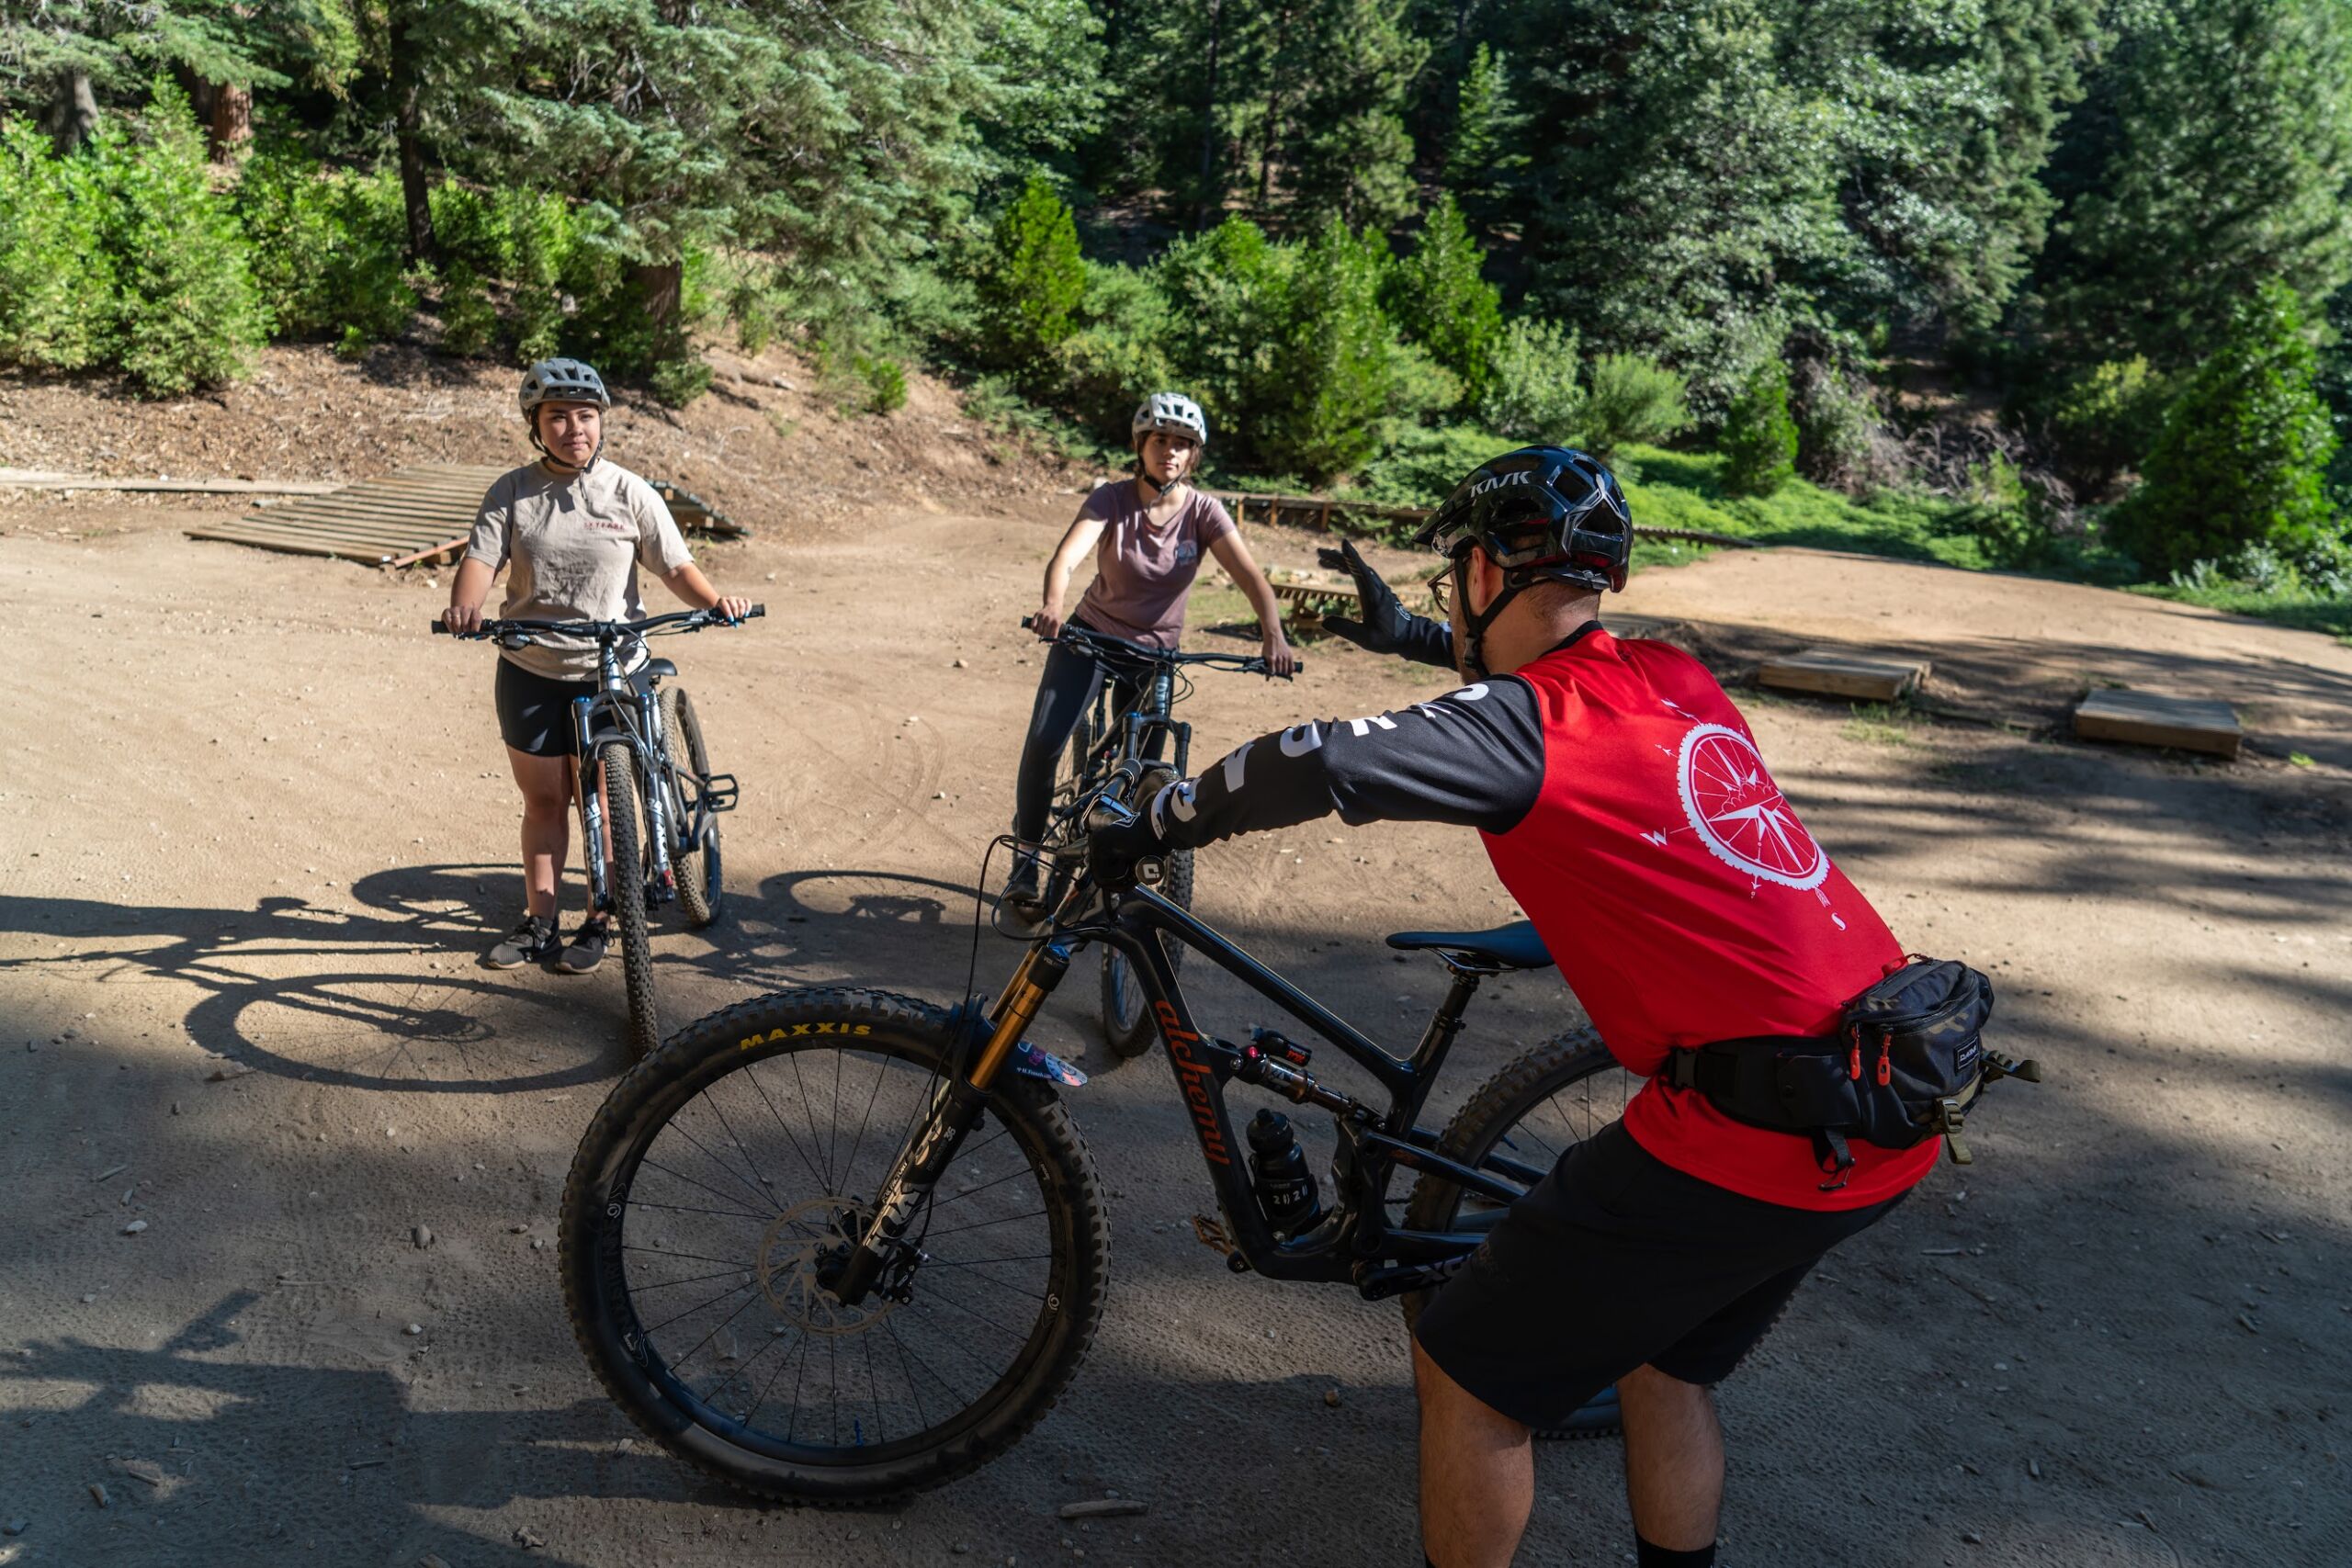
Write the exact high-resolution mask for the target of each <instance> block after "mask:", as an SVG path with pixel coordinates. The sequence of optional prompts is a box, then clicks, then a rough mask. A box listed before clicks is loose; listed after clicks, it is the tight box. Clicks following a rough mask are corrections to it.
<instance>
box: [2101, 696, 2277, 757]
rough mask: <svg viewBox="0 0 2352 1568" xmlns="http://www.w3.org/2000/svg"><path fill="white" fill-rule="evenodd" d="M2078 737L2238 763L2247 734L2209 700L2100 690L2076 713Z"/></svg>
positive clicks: (2230, 712)
mask: <svg viewBox="0 0 2352 1568" xmlns="http://www.w3.org/2000/svg"><path fill="white" fill-rule="evenodd" d="M2075 735H2076V736H2077V737H2079V738H2080V739H2085V740H2120V741H2122V742H2124V743H2126V744H2127V745H2132V746H2169V747H2172V748H2175V749H2176V750H2182V751H2210V752H2211V753H2212V754H2213V755H2214V756H2216V757H2230V758H2234V757H2236V755H2237V754H2238V746H2239V744H2240V742H2241V741H2242V740H2243V739H2245V732H2244V731H2243V730H2241V729H2240V728H2238V716H2237V713H2236V711H2235V710H2234V709H2233V708H2232V707H2231V706H2230V705H2229V704H2227V703H2224V702H2217V701H2214V700H2212V699H2210V698H2205V697H2173V696H2166V695H2165V694H2163V693H2160V692H2133V691H2125V690H2102V691H2097V692H2093V693H2092V694H2090V695H2088V696H2086V697H2085V698H2084V699H2083V700H2082V701H2081V702H2080V703H2079V704H2077V705H2075Z"/></svg>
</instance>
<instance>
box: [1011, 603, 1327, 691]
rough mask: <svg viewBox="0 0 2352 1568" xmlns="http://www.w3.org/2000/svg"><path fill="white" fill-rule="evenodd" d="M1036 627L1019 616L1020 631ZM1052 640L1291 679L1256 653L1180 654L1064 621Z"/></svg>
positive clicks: (1300, 664) (1300, 663)
mask: <svg viewBox="0 0 2352 1568" xmlns="http://www.w3.org/2000/svg"><path fill="white" fill-rule="evenodd" d="M1036 626H1037V617H1036V616H1035V615H1023V616H1022V617H1021V627H1022V629H1023V631H1035V630H1036ZM1040 640H1045V639H1042V638H1041V639H1040ZM1052 640H1054V641H1057V642H1059V641H1063V640H1068V641H1070V642H1078V643H1090V644H1091V645H1093V646H1094V647H1095V648H1096V649H1099V650H1101V651H1103V652H1106V653H1113V654H1116V655H1118V656H1120V657H1122V658H1125V659H1138V660H1145V661H1146V662H1148V663H1153V664H1198V665H1203V666H1205V667H1207V668H1209V669H1213V670H1231V671H1236V672H1238V673H1240V674H1244V675H1264V676H1266V677H1268V678H1269V679H1274V680H1283V681H1287V680H1289V679H1290V676H1289V675H1282V676H1276V675H1274V673H1273V671H1270V670H1268V669H1267V668H1266V661H1265V660H1264V659H1263V658H1262V657H1261V656H1260V655H1257V654H1239V653H1180V652H1178V651H1177V650H1176V649H1172V648H1153V647H1152V646H1150V645H1149V644H1148V643H1141V642H1129V641H1128V640H1127V639H1126V638H1125V637H1113V636H1111V635H1110V634H1109V633H1108V632H1098V631H1092V630H1090V629H1089V628H1087V627H1085V626H1071V625H1070V624H1069V622H1067V621H1065V622H1064V623H1063V624H1062V629H1061V636H1060V637H1056V638H1053V639H1052ZM1304 669H1306V660H1303V659H1301V660H1295V662H1294V663H1293V664H1292V665H1291V673H1292V674H1296V673H1297V672H1298V671H1302V670H1304Z"/></svg>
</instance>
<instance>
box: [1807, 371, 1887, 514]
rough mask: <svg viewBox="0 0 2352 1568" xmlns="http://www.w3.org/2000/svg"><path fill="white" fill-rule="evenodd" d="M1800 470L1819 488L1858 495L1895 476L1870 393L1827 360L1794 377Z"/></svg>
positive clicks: (1857, 379) (1875, 404) (1876, 407)
mask: <svg viewBox="0 0 2352 1568" xmlns="http://www.w3.org/2000/svg"><path fill="white" fill-rule="evenodd" d="M1793 390H1794V392H1795V403H1796V419H1797V470H1798V472H1800V473H1802V474H1804V477H1805V478H1807V479H1811V480H1813V481H1814V482H1815V483H1816V484H1824V485H1830V486H1834V487H1836V488H1838V489H1840V490H1845V491H1852V492H1854V493H1857V494H1863V493H1869V492H1871V491H1875V490H1877V489H1878V488H1879V486H1880V485H1881V484H1883V482H1884V481H1885V480H1886V479H1888V478H1889V477H1890V469H1891V465H1890V464H1889V463H1888V462H1887V461H1886V459H1885V457H1884V456H1883V452H1882V446H1883V440H1884V431H1883V428H1882V426H1881V424H1880V422H1879V415H1878V404H1877V403H1876V402H1875V401H1873V400H1872V399H1871V394H1870V389H1869V388H1868V387H1867V386H1866V385H1864V384H1863V383H1862V382H1861V381H1860V379H1859V378H1855V377H1851V376H1849V375H1847V374H1846V373H1845V372H1844V371H1843V370H1841V369H1839V368H1838V367H1837V366H1836V365H1834V364H1831V363H1830V362H1828V361H1826V360H1823V359H1811V360H1807V361H1806V362H1804V365H1803V367H1801V370H1800V373H1799V374H1798V375H1797V376H1796V377H1795V378H1794V388H1793Z"/></svg>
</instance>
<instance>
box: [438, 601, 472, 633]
mask: <svg viewBox="0 0 2352 1568" xmlns="http://www.w3.org/2000/svg"><path fill="white" fill-rule="evenodd" d="M441 624H442V625H443V626H447V627H448V628H449V631H450V634H451V635H452V636H455V637H470V636H472V635H473V634H474V633H476V632H479V631H481V605H479V604H452V605H450V606H449V607H448V608H447V609H446V610H444V611H442V612H441Z"/></svg>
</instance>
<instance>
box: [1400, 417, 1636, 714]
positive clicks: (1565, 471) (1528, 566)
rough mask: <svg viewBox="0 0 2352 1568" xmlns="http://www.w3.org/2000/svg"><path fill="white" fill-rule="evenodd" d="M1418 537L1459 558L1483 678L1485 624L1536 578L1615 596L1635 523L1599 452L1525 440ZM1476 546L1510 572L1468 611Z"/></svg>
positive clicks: (1481, 469)
mask: <svg viewBox="0 0 2352 1568" xmlns="http://www.w3.org/2000/svg"><path fill="white" fill-rule="evenodd" d="M1413 542H1414V543H1415V544H1418V545H1427V546H1428V547H1430V548H1431V549H1433V550H1435V551H1437V552H1438V553H1439V554H1440V555H1442V556H1444V557H1446V558H1449V559H1450V560H1452V561H1453V570H1454V592H1455V593H1456V595H1457V597H1458V598H1459V600H1460V603H1461V609H1462V620H1463V630H1464V632H1465V633H1466V634H1467V635H1466V637H1465V639H1464V641H1465V647H1464V650H1463V653H1464V658H1463V668H1464V671H1465V672H1467V673H1469V674H1471V675H1474V676H1483V675H1484V674H1485V673H1486V672H1487V666H1486V660H1485V642H1486V636H1487V627H1488V626H1492V625H1493V624H1494V621H1495V617H1496V616H1498V615H1501V614H1502V613H1503V607H1504V606H1505V605H1507V604H1510V602H1511V601H1512V600H1513V599H1515V598H1517V597H1518V596H1519V595H1520V593H1521V592H1523V591H1524V590H1526V589H1529V588H1532V587H1533V586H1534V585H1535V584H1536V583H1538V582H1573V583H1577V584H1579V585H1581V586H1583V587H1587V588H1594V589H1601V590H1607V591H1611V592H1613V591H1615V590H1618V589H1622V588H1623V587H1624V586H1625V569H1626V567H1627V565H1628V564H1629V563H1630V562H1631V561H1632V559H1633V555H1634V519H1633V513H1632V511H1631V509H1630V508H1628V507H1627V506H1626V504H1625V492H1624V491H1622V490H1620V489H1618V488H1617V479H1616V477H1615V476H1614V475H1612V474H1611V473H1610V471H1609V470H1608V468H1605V467H1604V466H1602V464H1601V462H1600V459H1599V458H1597V457H1591V456H1589V455H1588V454H1586V453H1583V452H1578V451H1577V450H1575V449H1574V448H1572V447H1567V446H1522V447H1521V448H1520V449H1519V450H1518V451H1516V452H1506V453H1504V454H1503V455H1502V456H1501V457H1493V458H1489V459H1488V460H1487V461H1486V462H1484V463H1481V464H1479V465H1478V467H1477V468H1476V469H1474V470H1473V471H1472V472H1471V474H1470V477H1469V478H1467V479H1464V480H1463V481H1462V482H1461V483H1460V484H1458V485H1456V486H1454V487H1453V494H1452V495H1449V496H1447V497H1446V498H1445V503H1444V504H1443V505H1442V506H1440V507H1439V508H1438V509H1437V510H1436V511H1435V512H1433V513H1430V520H1429V521H1428V522H1427V523H1424V524H1423V525H1421V529H1420V532H1419V533H1418V534H1416V535H1414V536H1413ZM1474 545H1475V546H1476V547H1479V548H1480V549H1483V550H1485V551H1486V552H1487V558H1488V559H1490V560H1492V561H1493V562H1494V563H1495V564H1496V565H1497V566H1498V567H1500V568H1501V569H1502V572H1503V591H1502V592H1500V593H1498V594H1497V595H1496V596H1495V598H1494V602H1493V603H1492V604H1488V605H1487V607H1486V609H1485V610H1484V611H1483V612H1481V611H1474V610H1472V609H1471V608H1470V596H1469V591H1468V588H1467V586H1466V584H1465V583H1464V576H1465V574H1466V571H1467V562H1468V560H1469V556H1470V549H1471V547H1472V546H1474Z"/></svg>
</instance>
